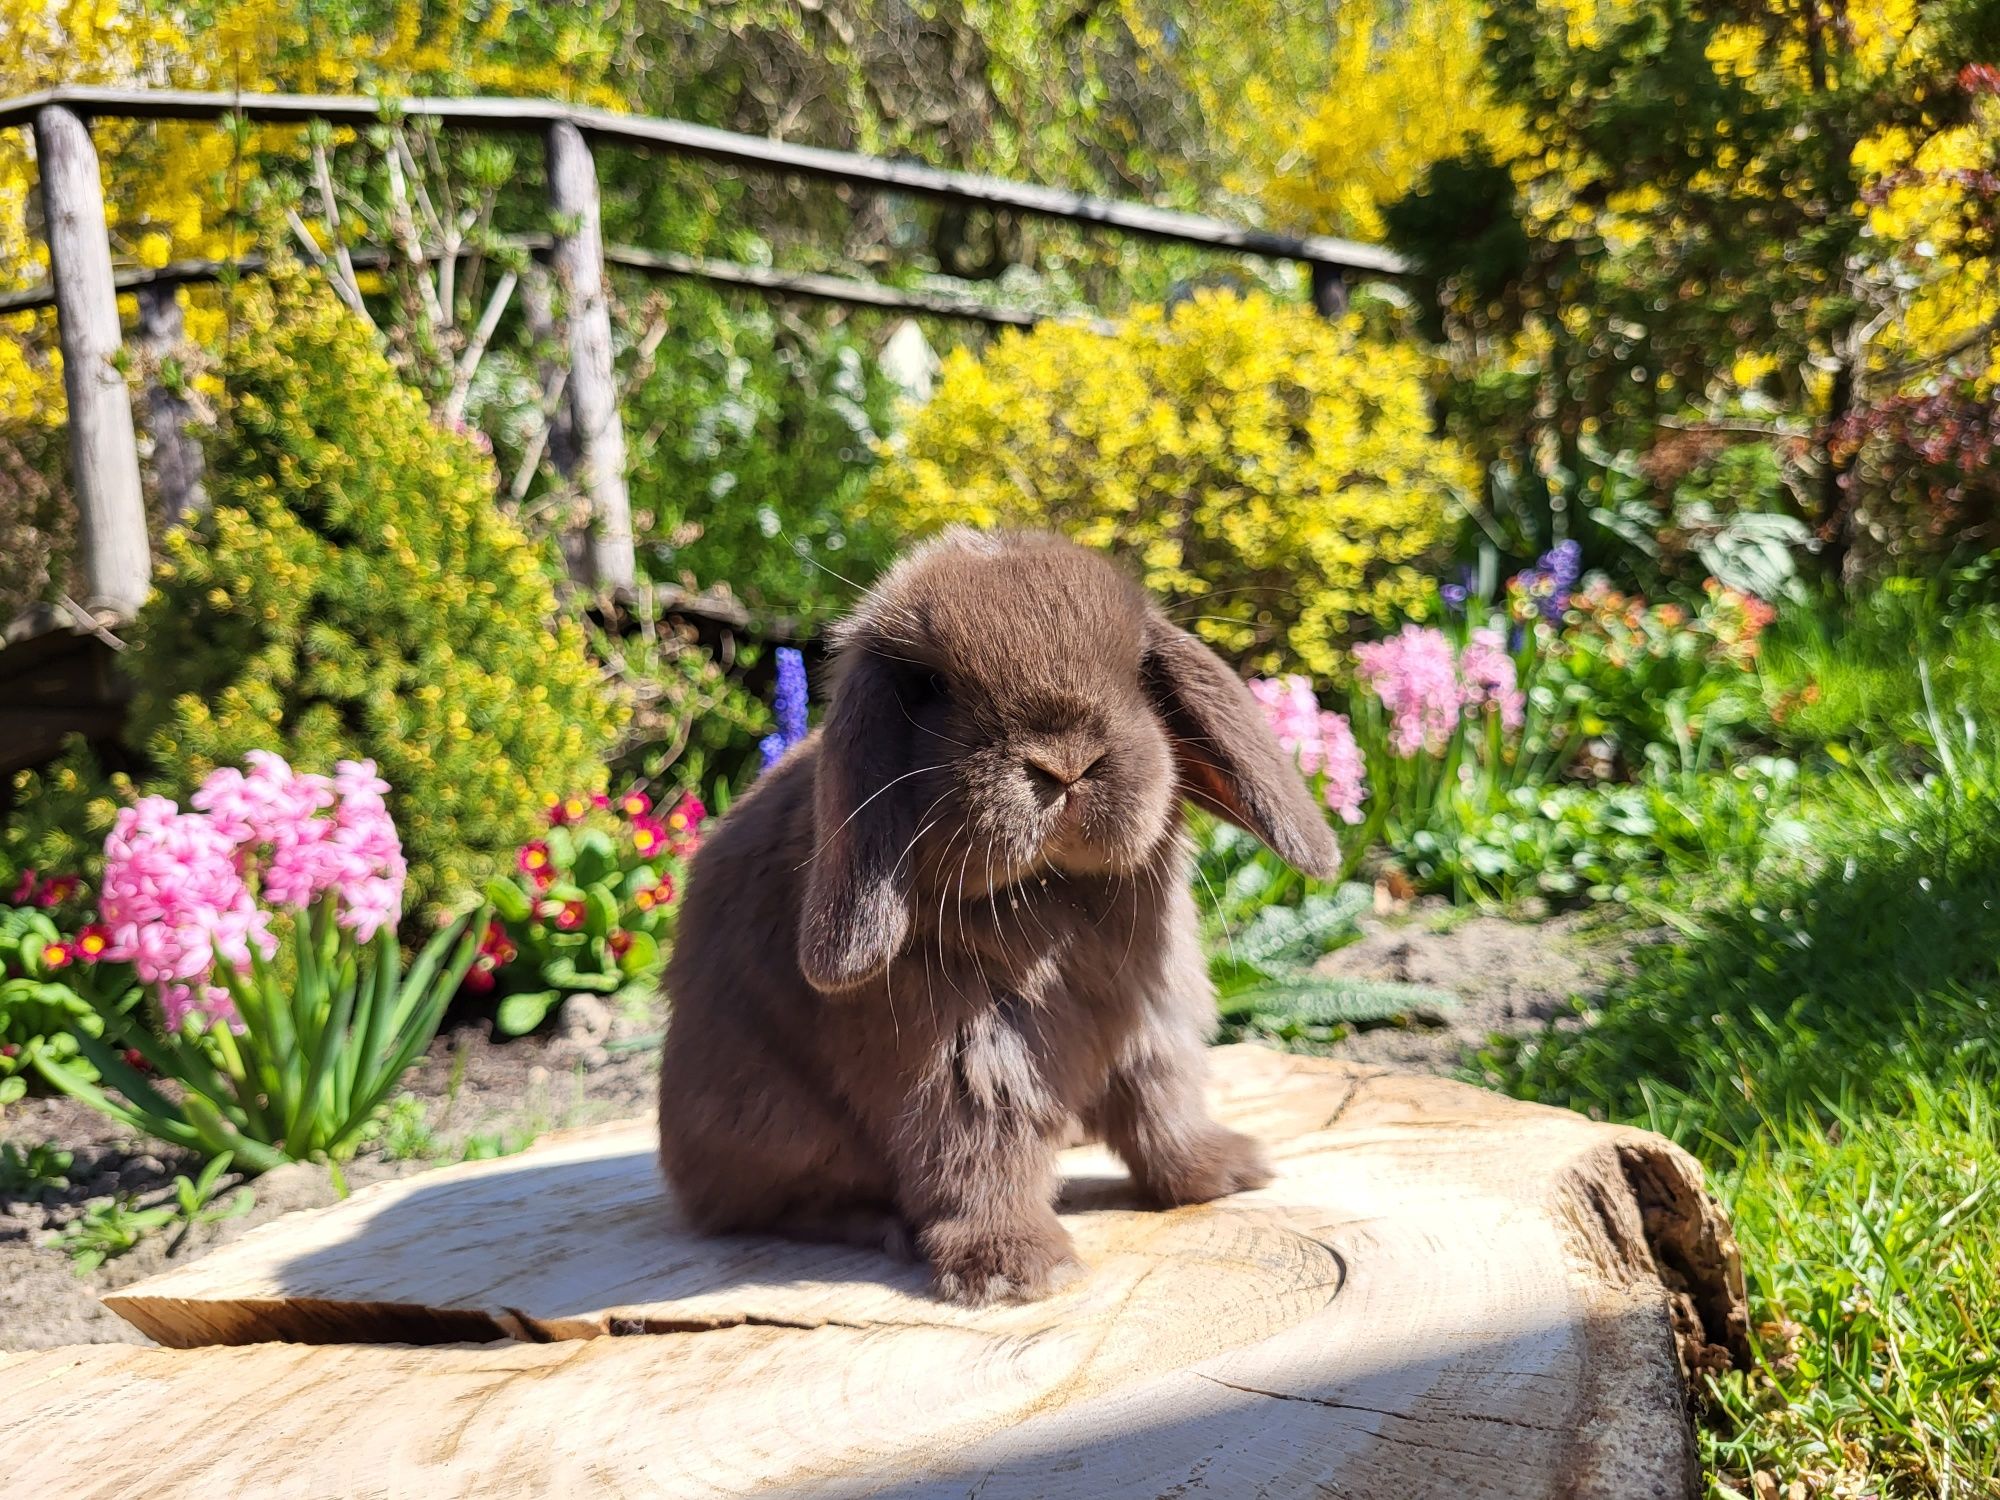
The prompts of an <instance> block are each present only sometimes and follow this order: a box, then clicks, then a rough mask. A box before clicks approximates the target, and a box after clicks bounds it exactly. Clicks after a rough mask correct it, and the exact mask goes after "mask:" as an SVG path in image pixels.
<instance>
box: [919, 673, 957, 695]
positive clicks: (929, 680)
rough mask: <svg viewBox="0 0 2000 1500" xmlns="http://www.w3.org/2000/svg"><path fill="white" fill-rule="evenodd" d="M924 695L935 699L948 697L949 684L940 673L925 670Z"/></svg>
mask: <svg viewBox="0 0 2000 1500" xmlns="http://www.w3.org/2000/svg"><path fill="white" fill-rule="evenodd" d="M924 696H925V697H927V698H935V699H945V698H949V697H950V696H951V684H950V683H948V682H946V681H945V680H944V676H943V674H942V673H938V672H927V673H925V674H924Z"/></svg>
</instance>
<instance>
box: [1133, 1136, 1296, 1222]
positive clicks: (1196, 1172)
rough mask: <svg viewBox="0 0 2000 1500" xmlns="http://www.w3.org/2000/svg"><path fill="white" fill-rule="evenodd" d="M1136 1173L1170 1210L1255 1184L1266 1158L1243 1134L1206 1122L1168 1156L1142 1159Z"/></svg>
mask: <svg viewBox="0 0 2000 1500" xmlns="http://www.w3.org/2000/svg"><path fill="white" fill-rule="evenodd" d="M1139 1175H1140V1177H1141V1179H1142V1180H1141V1184H1140V1185H1141V1186H1142V1187H1143V1188H1144V1189H1145V1190H1146V1191H1147V1192H1148V1193H1149V1194H1151V1196H1152V1197H1153V1198H1154V1199H1155V1200H1157V1201H1158V1202H1159V1203H1161V1204H1163V1205H1165V1206H1166V1207H1169V1208H1172V1207H1177V1206H1179V1205H1180V1204H1183V1203H1207V1202H1209V1201H1210V1200H1212V1199H1215V1198H1226V1197H1228V1196H1229V1195H1230V1194H1231V1193H1244V1192H1248V1191H1250V1190H1251V1189H1252V1188H1260V1187H1262V1186H1264V1184H1265V1183H1267V1182H1269V1181H1270V1180H1271V1161H1270V1158H1269V1157H1267V1156H1266V1155H1265V1154H1264V1148H1263V1147H1262V1146H1260V1145H1258V1144H1257V1142H1255V1141H1253V1140H1251V1139H1250V1137H1249V1136H1247V1135H1239V1134H1237V1132H1235V1131H1233V1130H1224V1129H1223V1128H1222V1127H1221V1126H1220V1125H1212V1126H1210V1127H1209V1128H1208V1129H1207V1130H1205V1131H1203V1132H1202V1133H1201V1135H1199V1136H1198V1137H1196V1138H1195V1139H1194V1140H1191V1141H1188V1142H1186V1143H1185V1144H1184V1145H1183V1146H1181V1148H1180V1149H1179V1150H1177V1151H1175V1152H1174V1153H1173V1155H1172V1158H1171V1159H1170V1160H1166V1161H1150V1162H1147V1163H1145V1165H1144V1169H1143V1170H1142V1172H1141V1173H1140V1174H1139Z"/></svg>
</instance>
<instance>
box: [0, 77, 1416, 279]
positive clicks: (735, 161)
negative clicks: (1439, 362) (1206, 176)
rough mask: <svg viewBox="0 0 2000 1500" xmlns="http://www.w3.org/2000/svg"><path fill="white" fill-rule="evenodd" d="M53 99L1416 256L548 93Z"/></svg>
mask: <svg viewBox="0 0 2000 1500" xmlns="http://www.w3.org/2000/svg"><path fill="white" fill-rule="evenodd" d="M48 102H61V103H67V104H69V105H70V106H71V107H73V108H75V109H76V110H78V111H79V112H80V113H84V114H100V115H116V116H120V117H125V118H131V119H148V120H160V119H178V120H219V119H222V118H223V117H225V116H228V115H240V116H242V117H243V118H245V119H249V120H255V121H260V122H267V123H277V124H286V123H289V124H301V125H302V124H305V123H307V122H309V121H312V120H325V121H328V122H329V123H332V124H336V125H370V124H374V123H377V122H378V121H380V120H381V119H382V117H383V115H384V113H385V112H388V111H393V112H395V113H397V114H400V115H405V116H410V115H418V116H423V117H425V118H427V119H434V120H438V121H440V122H442V123H445V124H449V125H458V126H464V127H468V128H478V129H487V130H520V131H529V130H541V129H545V128H546V127H548V126H549V125H551V124H552V123H555V122H558V121H566V122H568V123H569V124H571V125H574V126H575V127H576V128H577V129H579V130H581V131H583V132H584V133H585V134H587V135H590V136H592V137H594V138H596V139H599V140H605V141H613V142H616V143H617V144H619V145H622V146H632V147H639V148H651V149H655V150H665V151H670V152H673V153H675V154H677V155H686V156H697V157H702V158H704V159H706V160H709V161H717V162H722V163H725V164H728V165H731V166H737V167H742V168H746V169H748V170H752V171H770V172H788V173H794V174H797V175H799V176H802V177H811V178H814V179H817V180H820V181H828V182H838V183H845V184H848V185H850V186H855V187H868V188H875V189H883V190H890V191H895V192H902V193H911V194H914V195H916V196H918V197H925V198H933V199H937V200H940V201H944V202H950V203H962V204H966V205H969V206H972V207H984V208H996V209H1008V210H1012V211H1014V212H1017V213H1027V214H1034V215H1037V216H1040V217H1045V218H1054V219H1061V220H1065V221H1068V222H1070V223H1077V224H1096V225H1101V226H1103V227H1104V228H1107V229H1116V230H1119V231H1120V232H1122V233H1125V234H1133V235H1138V236H1141V237H1142V238H1147V239H1156V240H1164V241H1168V242H1172V243H1177V244H1185V245H1196V246H1200V247H1203V248H1205V249H1210V250H1217V251H1231V252H1240V253H1243V254H1249V255H1259V256H1264V257H1268V258H1271V259H1277V260H1296V261H1303V262H1305V263H1307V264H1317V265H1325V266H1331V267H1335V268H1338V269H1344V270H1351V271H1357V272H1364V273H1367V274H1370V275H1377V276H1406V275H1409V274H1411V272H1412V267H1411V266H1410V264H1409V262H1408V261H1407V260H1406V259H1405V258H1404V257H1402V256H1401V255H1398V254H1397V253H1396V252H1394V251H1392V250H1387V249H1384V248H1383V247H1381V246H1379V245H1364V244H1361V243H1358V242H1357V241H1354V240H1343V239H1338V238H1335V237H1334V236H1332V235H1289V234H1279V233H1275V232H1273V231H1271V230H1265V229H1254V228H1251V227H1249V226H1247V225H1242V224H1232V223H1229V222H1227V221H1225V220H1222V219H1215V218H1211V217H1209V216H1207V215H1205V214H1194V213H1184V212H1181V211H1179V210H1176V209H1166V208H1157V207H1154V206H1153V205H1151V204H1145V203H1129V202H1121V201H1118V200H1115V199H1108V198H1098V197H1094V196H1092V195H1089V194H1086V193H1073V192H1069V191H1067V190H1065V189H1062V188H1050V187H1042V186H1039V185H1037V184H1034V183H1025V182H1013V181H1010V180H1008V179H1005V178H999V177H986V176H981V175H979V174H976V173H971V172H954V171H950V170H947V169H945V168H942V167H932V166H927V165H925V164H924V163H922V162H912V161H889V160H885V159H883V158H881V157H873V156H864V155H861V154H859V153H857V152H852V151H833V150H828V149H826V148H823V147H818V146H801V145H796V144H794V143H792V142H789V141H775V140H768V139H766V138H764V137H762V136H750V135H740V134H737V133H735V132H733V131H727V130H718V129H716V128H714V127H712V126H707V125H694V124H690V123H688V122H687V121H684V120H660V119H651V118H647V117H645V116H639V115H621V114H614V113H612V112H611V111H608V110H598V109H583V108H577V107H572V106H567V105H562V104H556V103H553V102H551V101H546V100H539V99H493V98H483V99H431V98H405V99H397V100H393V101H385V100H376V99H367V98H359V97H354V96H347V95H312V94H237V93H199V92H193V91H189V90H179V89H145V88H114V87H102V86H95V85H74V84H73V85H65V86H64V87H62V88H58V89H49V90H44V91H43V92H41V93H39V94H30V95H25V96H22V97H20V98H17V99H9V100H0V126H7V125H16V124H21V123H23V122H25V121H26V120H28V119H31V118H32V117H33V112H34V110H35V109H36V108H39V107H40V106H41V105H42V104H44V103H48Z"/></svg>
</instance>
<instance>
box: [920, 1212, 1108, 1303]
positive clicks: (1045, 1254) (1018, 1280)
mask: <svg viewBox="0 0 2000 1500" xmlns="http://www.w3.org/2000/svg"><path fill="white" fill-rule="evenodd" d="M919 1240H920V1242H921V1244H922V1245H923V1249H924V1254H925V1256H926V1258H927V1259H928V1260H929V1261H930V1263H931V1275H932V1280H933V1284H934V1285H935V1286H936V1288H937V1294H938V1295H939V1296H940V1297H943V1298H944V1299H945V1300H946V1301H948V1302H956V1303H958V1304H959V1305H960V1306H962V1307H983V1306H985V1305H986V1304H988V1303H991V1302H1034V1301H1038V1300H1039V1299H1041V1298H1043V1297H1046V1296H1048V1295H1049V1294H1050V1293H1051V1292H1057V1291H1060V1290H1062V1288H1064V1287H1066V1286H1069V1285H1071V1284H1072V1283H1074V1282H1076V1281H1078V1280H1079V1279H1081V1278H1082V1276H1083V1274H1084V1269H1083V1262H1082V1261H1080V1260H1078V1259H1077V1258H1076V1251H1075V1249H1074V1248H1073V1247H1072V1246H1071V1244H1070V1240H1069V1235H1068V1234H1067V1233H1066V1232H1065V1231H1064V1229H1063V1227H1062V1226H1061V1225H1060V1224H1058V1223H1056V1222H1055V1219H1054V1217H1053V1216H1051V1217H1050V1220H1049V1222H1048V1224H1046V1225H1035V1224H1026V1225H1019V1224H1006V1225H990V1224H972V1223H970V1222H968V1221H966V1220H963V1219H947V1220H942V1221H940V1222H937V1223H933V1224H929V1225H926V1226H925V1228H924V1230H923V1232H922V1234H921V1235H920V1236H919Z"/></svg>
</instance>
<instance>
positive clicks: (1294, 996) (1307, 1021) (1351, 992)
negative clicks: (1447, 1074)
mask: <svg viewBox="0 0 2000 1500" xmlns="http://www.w3.org/2000/svg"><path fill="white" fill-rule="evenodd" d="M1457 1007H1458V997H1457V996H1456V995H1453V994H1450V993H1448V992H1447V991H1444V990H1436V989H1429V988H1427V987H1425V986H1423V985H1416V984H1397V983H1394V982H1392V981H1389V980H1380V979H1337V978H1332V977H1330V976H1326V975H1320V974H1313V973H1310V972H1307V971H1295V972H1292V973H1288V974H1282V975H1274V976H1272V977H1271V978H1269V979H1267V980H1266V981H1265V983H1263V984H1262V985H1253V986H1246V987H1245V988H1243V989H1241V990H1238V991H1237V992H1236V993H1234V994H1233V995H1231V996H1230V997H1229V1010H1228V1012H1227V1013H1228V1014H1231V1015H1237V1016H1241V1015H1253V1016H1255V1017H1256V1018H1257V1019H1258V1020H1260V1021H1264V1022H1267V1023H1277V1024H1291V1025H1298V1026H1328V1025H1335V1024H1339V1023H1353V1022H1358V1021H1387V1020H1391V1019H1393V1018H1394V1017H1397V1016H1403V1015H1408V1014H1410V1013H1411V1012H1413V1011H1419V1010H1429V1011H1440V1010H1455V1009H1457Z"/></svg>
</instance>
